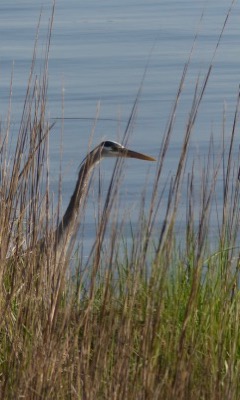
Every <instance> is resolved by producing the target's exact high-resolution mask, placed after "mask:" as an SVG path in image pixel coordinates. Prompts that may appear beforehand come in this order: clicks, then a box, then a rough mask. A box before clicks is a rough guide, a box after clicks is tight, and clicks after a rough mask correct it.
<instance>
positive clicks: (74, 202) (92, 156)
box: [54, 140, 156, 249]
mask: <svg viewBox="0 0 240 400" xmlns="http://www.w3.org/2000/svg"><path fill="white" fill-rule="evenodd" d="M106 157H125V158H136V159H139V160H146V161H156V160H155V158H153V157H150V156H147V155H145V154H142V153H138V152H136V151H133V150H129V149H127V148H125V147H124V146H122V145H121V144H119V143H117V142H114V141H110V140H107V141H104V142H102V143H100V144H99V145H98V146H97V147H95V149H93V150H92V151H91V152H90V153H89V154H87V156H86V157H85V159H84V160H83V162H82V164H81V166H80V170H79V174H78V179H77V182H76V186H75V189H74V192H73V194H72V197H71V199H70V202H69V204H68V207H67V209H66V211H65V214H64V215H63V218H62V220H61V221H60V222H59V224H58V227H57V229H56V230H55V233H54V240H55V246H56V249H58V247H61V246H62V245H64V246H66V245H67V243H68V242H69V240H71V237H72V235H73V234H75V231H76V229H77V220H78V214H79V208H80V205H81V202H82V199H83V198H84V194H85V193H86V188H87V185H88V182H89V178H90V174H91V172H92V170H93V168H94V166H95V165H96V164H97V163H99V162H100V161H101V160H102V159H103V158H106Z"/></svg>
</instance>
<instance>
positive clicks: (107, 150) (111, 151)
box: [100, 140, 156, 161]
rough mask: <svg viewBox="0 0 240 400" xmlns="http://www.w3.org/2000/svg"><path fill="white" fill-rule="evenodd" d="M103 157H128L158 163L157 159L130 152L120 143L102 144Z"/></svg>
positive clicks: (106, 142)
mask: <svg viewBox="0 0 240 400" xmlns="http://www.w3.org/2000/svg"><path fill="white" fill-rule="evenodd" d="M100 147H101V156H102V157H127V158H137V159H139V160H146V161H156V159H155V158H153V157H150V156H147V155H145V154H142V153H138V152H136V151H133V150H129V149H127V148H126V147H124V146H123V145H121V144H120V143H117V142H113V141H110V140H106V141H104V142H102V143H101V144H100Z"/></svg>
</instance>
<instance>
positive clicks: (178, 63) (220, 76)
mask: <svg viewBox="0 0 240 400" xmlns="http://www.w3.org/2000/svg"><path fill="white" fill-rule="evenodd" d="M230 4H231V2H230V1H226V0H212V1H211V0H209V1H201V0H199V1H192V0H181V1H177V0H168V1H163V0H157V1H137V0H121V1H116V0H114V1H112V0H111V1H110V0H109V1H101V2H98V1H97V0H89V1H87V2H77V1H76V0H68V1H66V0H57V1H56V10H55V17H54V27H53V35H52V45H51V52H50V64H49V94H48V110H49V117H50V118H53V119H55V118H57V117H61V116H62V104H63V103H64V107H63V108H64V117H65V120H64V127H63V128H64V129H63V143H62V146H63V155H62V170H63V209H64V208H65V206H66V204H67V202H68V200H69V197H70V194H71V193H72V191H73V188H74V184H75V180H76V175H77V170H78V165H79V163H80V161H81V160H82V159H83V157H84V156H85V153H86V151H87V149H88V141H89V137H90V133H91V130H92V126H93V120H94V117H95V116H96V110H97V108H98V107H99V110H100V112H99V119H98V122H97V126H96V129H95V133H94V138H93V145H95V144H98V143H99V141H101V140H102V139H106V138H108V139H113V140H118V141H119V140H121V136H122V133H123V132H124V129H125V126H126V123H127V120H128V118H129V115H130V113H131V109H132V106H133V103H134V100H135V98H136V94H137V92H138V89H139V87H140V83H141V80H142V77H143V74H144V70H145V67H146V65H147V63H148V61H149V65H148V69H147V74H146V77H145V80H144V84H143V89H142V93H141V98H140V101H139V105H138V114H137V119H136V121H135V125H134V130H133V133H132V135H131V138H130V147H132V148H134V149H135V150H138V151H142V152H145V153H147V154H151V155H153V156H154V155H155V156H157V154H158V151H159V148H160V144H161V140H162V137H163V133H164V130H165V127H166V124H167V121H168V118H169V115H170V113H171V108H172V104H173V102H174V99H175V97H176V92H177V88H178V85H179V82H180V78H181V74H182V70H183V67H184V64H185V62H186V61H187V59H188V57H189V54H190V50H191V47H192V44H193V41H194V36H195V34H196V33H197V32H198V38H197V41H196V45H195V48H194V51H193V54H192V59H191V64H190V68H189V72H188V76H187V79H186V82H185V86H184V92H183V95H182V98H181V102H180V105H179V109H178V113H177V119H176V125H175V128H174V138H173V142H172V145H171V148H170V153H169V156H168V158H167V165H166V173H169V172H172V173H173V172H174V166H175V160H176V158H177V157H176V154H178V151H179V148H180V144H181V141H182V138H183V134H184V131H185V126H186V123H187V117H188V115H189V112H190V107H191V102H192V98H193V95H194V89H195V84H196V81H197V79H198V77H199V79H200V81H202V79H203V78H204V76H205V74H206V72H207V68H208V66H209V64H210V62H211V59H212V56H213V52H214V50H215V48H216V44H217V40H218V37H219V34H220V32H221V29H222V27H223V23H224V20H225V18H226V15H227V12H228V8H229V6H230ZM41 9H42V20H41V29H40V40H39V57H40V58H41V55H42V54H44V45H43V43H44V38H45V37H46V32H47V27H48V23H49V17H50V10H51V2H50V1H47V0H41V1H37V0H36V1H34V2H33V1H32V0H31V1H30V0H26V1H23V0H20V1H18V2H16V1H13V0H8V1H6V0H2V1H1V4H0V114H1V119H2V120H3V121H4V120H5V119H6V115H7V107H8V96H9V87H10V79H11V72H12V70H14V74H13V76H14V81H13V98H12V101H13V107H12V109H13V111H12V118H11V121H12V125H11V126H12V132H13V134H14V132H15V130H17V127H18V124H19V120H20V116H21V111H22V107H23V100H24V96H25V90H26V86H27V77H28V73H29V68H30V65H31V59H32V51H33V45H34V39H35V34H36V27H37V23H38V18H39V14H40V10H41ZM239 39H240V6H239V4H238V2H236V3H235V5H234V7H233V9H232V12H231V14H230V17H229V19H228V22H227V26H226V29H225V31H224V35H223V39H222V41H221V43H220V46H219V48H218V50H217V54H216V57H215V59H214V62H213V65H214V68H213V70H212V74H211V77H210V81H209V84H208V87H207V91H206V95H205V97H204V100H203V102H202V105H201V107H200V110H199V115H198V118H197V121H196V126H195V130H194V135H193V138H192V142H191V143H192V144H191V146H192V147H191V149H192V150H191V151H192V155H193V156H195V155H196V154H200V155H202V156H204V155H205V153H206V152H207V147H208V141H209V138H210V135H211V134H213V135H214V139H215V141H216V142H218V141H220V140H221V135H222V129H223V110H225V111H226V127H225V131H226V136H227V137H229V136H230V131H231V127H232V122H233V116H234V112H235V106H236V98H237V92H238V86H239V82H240V79H239V78H240V67H239V66H240V51H239ZM61 132H62V122H61V121H60V120H59V121H58V122H57V124H56V125H55V127H54V130H53V132H52V134H51V141H50V156H51V157H50V160H51V171H52V175H51V176H52V177H51V182H52V190H53V191H56V188H57V182H58V171H59V160H60V147H61V146H60V142H61V139H60V137H61ZM113 165H114V164H113V161H111V160H106V161H104V163H103V165H102V171H104V175H105V176H104V182H105V184H106V182H108V180H109V177H110V171H111V168H112V167H113ZM125 171H126V172H125V179H124V182H123V184H122V188H121V196H122V199H123V200H124V202H125V204H127V206H128V208H129V210H132V213H133V214H132V215H133V216H132V218H133V220H134V218H135V217H134V210H136V208H137V207H138V203H139V201H140V198H141V190H142V186H143V184H144V182H145V180H146V176H147V175H148V182H149V185H150V186H151V182H152V181H153V176H154V171H155V167H154V165H149V163H143V162H142V163H141V162H139V161H136V160H129V161H128V162H127V163H126V168H125ZM93 190H94V186H93ZM92 199H93V200H92V204H91V205H90V206H89V211H88V216H89V230H88V231H87V233H86V235H87V237H88V238H89V240H91V237H92V236H93V235H94V219H93V217H92V218H91V215H93V213H94V197H93V198H92ZM124 202H123V204H124ZM122 207H124V205H123V206H122Z"/></svg>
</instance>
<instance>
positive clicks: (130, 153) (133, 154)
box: [118, 148, 156, 161]
mask: <svg viewBox="0 0 240 400" xmlns="http://www.w3.org/2000/svg"><path fill="white" fill-rule="evenodd" d="M118 150H119V151H120V154H121V155H122V156H124V157H127V158H137V159H138V160H146V161H156V158H153V157H150V156H147V155H146V154H142V153H138V152H136V151H133V150H128V149H126V148H123V149H118Z"/></svg>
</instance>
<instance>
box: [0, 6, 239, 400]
mask: <svg viewBox="0 0 240 400" xmlns="http://www.w3.org/2000/svg"><path fill="white" fill-rule="evenodd" d="M53 11H54V10H53ZM52 17H53V15H52ZM226 20H227V18H226ZM224 26H225V24H224ZM51 29H52V20H51V22H50V28H49V37H48V41H47V46H46V57H45V62H44V65H43V67H42V76H41V78H40V79H38V80H36V79H35V73H34V71H35V60H36V49H35V50H34V55H33V63H32V68H31V71H30V77H29V82H28V86H27V92H26V99H25V104H24V107H23V116H22V121H21V124H20V127H19V133H18V140H17V143H16V147H15V154H14V157H13V159H12V160H13V161H12V162H11V158H10V153H9V147H8V143H9V135H10V119H11V114H10V108H11V105H10V106H9V117H8V123H7V124H6V127H4V128H3V127H2V131H1V147H0V155H1V189H0V197H1V202H0V204H1V208H0V240H1V247H0V248H1V252H0V265H1V268H0V285H1V294H0V396H1V398H2V399H20V398H25V399H84V400H87V399H93V400H95V399H151V400H153V399H231V400H232V399H238V398H239V396H240V384H239V374H240V337H239V321H240V297H239V281H238V279H239V249H240V247H239V243H238V239H239V206H238V204H239V182H238V178H237V169H238V160H236V156H235V153H233V149H234V143H235V142H234V140H235V134H236V130H237V127H238V113H239V96H238V98H237V101H236V111H235V117H234V120H233V124H232V133H231V140H230V141H229V143H228V142H226V140H225V139H224V135H223V146H222V148H221V149H220V151H219V155H218V156H217V157H216V155H215V150H214V149H215V148H214V142H213V140H210V143H209V152H208V156H207V157H206V159H205V160H204V161H203V162H202V164H201V168H200V169H199V165H198V164H197V163H196V162H194V163H192V165H191V166H190V167H189V165H188V164H187V163H188V148H189V142H190V138H191V134H192V130H193V127H194V123H195V120H196V117H197V115H198V114H200V115H198V117H201V112H200V111H199V106H200V104H201V101H202V98H203V96H204V92H205V89H206V86H207V83H208V79H209V76H210V74H211V69H212V62H213V60H212V62H211V63H210V65H209V69H208V71H207V74H206V77H205V78H204V79H203V81H202V82H197V83H196V90H195V92H194V94H193V100H192V105H191V108H190V113H189V117H188V120H187V123H186V131H185V135H184V138H183V142H182V148H181V150H180V153H179V158H178V163H177V168H176V171H174V174H173V175H172V177H171V178H170V179H169V180H166V181H165V183H163V184H162V179H163V168H164V165H165V160H166V158H167V156H168V150H169V147H170V146H171V140H172V136H173V135H174V121H175V116H176V113H177V109H178V102H179V99H180V97H181V94H182V90H183V84H184V81H185V78H186V75H187V71H188V67H189V63H190V58H189V60H188V62H187V63H186V66H185V68H184V71H183V75H182V78H181V80H180V85H179V88H178V91H177V94H176V100H175V103H174V105H173V109H172V112H171V115H170V118H169V123H168V125H167V127H166V131H165V134H164V137H163V140H162V144H161V146H160V151H159V157H158V162H157V167H156V175H155V180H154V182H153V185H152V196H151V200H150V202H148V201H147V200H146V197H145V195H143V197H142V202H141V204H140V205H139V226H138V228H137V229H132V234H131V236H130V238H126V237H125V236H124V227H125V225H126V221H124V220H121V219H120V220H119V216H118V191H119V189H120V183H121V176H122V171H123V168H124V167H123V159H118V160H117V162H116V164H115V167H114V170H113V175H112V179H111V181H110V184H109V189H108V192H107V195H106V197H105V201H104V203H103V205H102V206H99V207H98V208H99V215H98V218H97V224H96V241H95V243H94V245H93V248H92V251H91V252H90V254H89V257H88V259H87V261H85V259H84V258H83V256H82V257H81V254H82V252H81V251H79V257H78V261H77V263H76V265H75V269H74V272H73V273H72V270H71V269H70V255H71V253H72V252H73V251H74V249H75V247H74V246H73V245H72V248H71V252H70V253H69V249H66V248H64V247H63V248H62V249H61V251H62V253H61V258H58V257H56V251H55V249H54V240H53V239H54V238H53V236H52V231H53V230H54V226H55V225H54V212H53V211H52V208H53V206H52V204H51V195H50V193H49V184H48V179H49V166H48V135H49V132H50V130H51V125H50V124H49V122H48V120H47V118H46V105H47V86H48V83H47V78H48V53H49V45H50V33H51ZM221 35H222V33H221ZM221 35H220V37H219V41H220V40H221ZM218 44H219V42H218ZM218 44H217V46H216V49H217V47H218ZM140 92H141V88H140V90H139V93H138V95H137V98H136V102H135V104H134V106H133V109H132V113H131V116H130V118H129V121H128V124H127V127H126V131H125V134H124V137H123V142H124V143H126V142H127V140H128V136H129V134H130V133H131V129H132V123H133V122H134V119H135V114H136V109H137V103H138V98H139V96H140ZM186 171H187V172H186ZM219 176H220V177H221V179H219ZM160 183H161V185H160ZM219 185H220V188H219ZM183 192H184V193H185V194H186V224H185V227H184V229H183V230H182V232H181V235H180V237H179V236H178V234H177V229H176V224H177V219H178V212H179V208H180V206H181V205H180V197H181V194H182V193H183ZM220 192H221V193H223V201H221V202H220V204H219V202H218V195H219V193H220ZM99 193H100V197H101V190H99ZM98 200H99V199H97V201H98ZM99 204H100V202H99ZM85 206H86V202H84V203H83V206H82V210H81V214H80V220H81V221H82V223H84V209H85ZM181 207H182V206H181ZM59 210H60V207H59V208H58V211H57V214H58V213H60V211H59ZM213 212H214V213H215V214H216V215H217V219H218V226H217V233H216V234H215V237H214V240H213V238H212V235H211V223H212V219H211V214H212V213H213ZM81 221H80V222H81ZM41 238H45V239H46V240H47V243H48V245H47V246H44V248H43V247H41V246H39V240H40V239H41Z"/></svg>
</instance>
